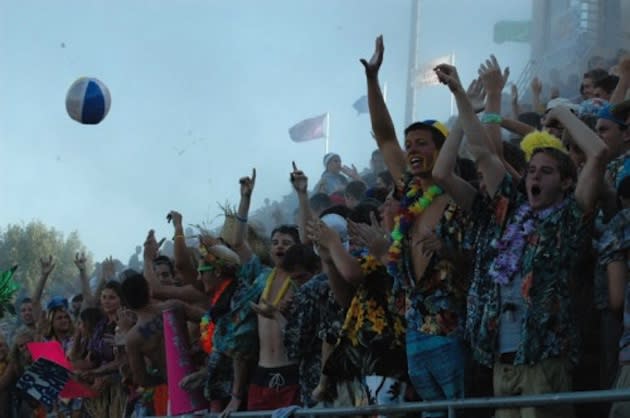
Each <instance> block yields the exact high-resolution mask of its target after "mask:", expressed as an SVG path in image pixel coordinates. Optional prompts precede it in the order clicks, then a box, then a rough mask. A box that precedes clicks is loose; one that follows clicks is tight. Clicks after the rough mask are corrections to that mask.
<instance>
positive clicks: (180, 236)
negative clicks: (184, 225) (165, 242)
mask: <svg viewBox="0 0 630 418" xmlns="http://www.w3.org/2000/svg"><path fill="white" fill-rule="evenodd" d="M177 238H186V236H185V235H184V234H177V235H175V239H177Z"/></svg>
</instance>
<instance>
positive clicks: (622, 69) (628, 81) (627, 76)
mask: <svg viewBox="0 0 630 418" xmlns="http://www.w3.org/2000/svg"><path fill="white" fill-rule="evenodd" d="M628 89H630V55H624V56H623V57H621V59H620V60H619V82H618V83H617V87H615V91H613V94H612V96H611V97H610V103H611V104H618V103H621V102H623V101H624V100H625V99H626V94H627V93H628Z"/></svg>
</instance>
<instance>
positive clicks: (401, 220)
mask: <svg viewBox="0 0 630 418" xmlns="http://www.w3.org/2000/svg"><path fill="white" fill-rule="evenodd" d="M405 190H406V193H405V194H404V195H403V197H402V199H401V200H400V209H399V211H398V215H397V216H396V218H394V221H395V225H394V230H393V231H392V234H391V237H392V244H391V246H390V247H389V252H388V258H389V261H388V262H387V271H388V272H389V274H390V275H391V276H393V277H400V274H401V273H402V249H403V240H404V239H405V237H406V236H407V235H408V233H409V231H410V229H411V227H412V226H413V223H414V221H415V220H416V218H417V217H418V216H420V215H421V214H422V213H423V212H424V211H425V209H426V208H428V207H429V206H431V203H433V201H434V200H435V198H436V197H438V196H440V195H441V194H442V193H444V192H443V191H442V189H440V188H439V187H438V186H436V185H433V186H430V187H429V188H428V189H427V190H426V191H425V192H424V193H422V195H420V192H421V191H422V185H421V183H420V180H419V179H412V180H410V181H409V183H408V186H407V187H406V188H405Z"/></svg>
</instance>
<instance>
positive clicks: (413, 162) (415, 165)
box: [409, 157, 424, 170]
mask: <svg viewBox="0 0 630 418" xmlns="http://www.w3.org/2000/svg"><path fill="white" fill-rule="evenodd" d="M409 165H410V166H411V168H412V169H416V170H417V169H422V168H423V167H424V158H422V157H411V158H410V159H409Z"/></svg>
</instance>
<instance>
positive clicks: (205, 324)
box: [199, 279, 232, 354]
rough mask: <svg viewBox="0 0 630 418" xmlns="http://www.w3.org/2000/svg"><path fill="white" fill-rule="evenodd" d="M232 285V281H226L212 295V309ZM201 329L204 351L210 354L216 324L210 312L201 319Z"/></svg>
mask: <svg viewBox="0 0 630 418" xmlns="http://www.w3.org/2000/svg"><path fill="white" fill-rule="evenodd" d="M231 283H232V279H224V280H223V281H222V282H221V284H220V285H219V287H218V288H217V290H216V291H215V292H214V294H213V295H212V299H211V300H210V307H211V308H212V307H214V305H216V303H217V301H218V300H219V298H220V297H221V295H222V294H223V292H225V289H227V287H228V286H229V285H230V284H231ZM199 328H200V329H201V340H200V341H201V347H202V348H203V351H205V352H206V353H208V354H210V353H211V352H212V337H213V336H214V328H215V322H214V320H213V319H212V316H211V315H210V311H208V312H206V313H205V314H204V315H203V316H202V317H201V322H200V323H199Z"/></svg>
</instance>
